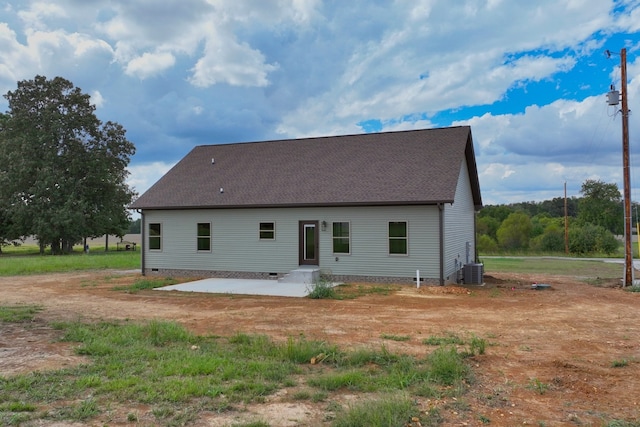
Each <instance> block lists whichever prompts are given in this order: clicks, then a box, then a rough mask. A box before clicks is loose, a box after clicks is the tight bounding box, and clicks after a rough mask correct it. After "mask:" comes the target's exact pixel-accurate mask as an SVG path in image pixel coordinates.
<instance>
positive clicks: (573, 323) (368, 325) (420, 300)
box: [0, 272, 640, 426]
mask: <svg viewBox="0 0 640 427" xmlns="http://www.w3.org/2000/svg"><path fill="white" fill-rule="evenodd" d="M137 277H138V276H137V275H135V274H126V275H117V274H114V273H113V272H82V273H71V274H50V275H46V276H28V277H2V278H0V304H2V305H7V304H37V305H40V306H42V307H44V310H43V311H42V312H41V313H39V314H38V315H37V317H36V320H35V321H34V322H33V324H31V325H27V326H26V327H25V326H20V325H14V324H0V375H2V376H9V375H13V374H16V373H22V372H29V371H32V370H38V369H40V370H41V369H52V368H59V367H63V366H68V365H71V364H75V363H79V362H81V361H82V360H81V359H80V358H78V357H77V356H75V355H74V353H73V348H72V345H70V344H67V343H59V342H56V337H57V334H59V333H60V332H57V331H54V330H52V329H51V328H50V327H48V326H47V325H48V322H50V321H54V320H78V319H81V320H88V321H90V320H97V319H101V320H106V319H168V320H175V321H178V322H180V323H181V324H183V325H184V326H186V327H187V328H189V329H190V330H192V331H193V332H195V333H198V334H215V335H224V336H227V335H232V334H234V333H236V332H246V333H256V334H267V335H269V336H271V337H272V338H273V339H274V340H285V339H286V338H287V337H289V336H294V337H295V336H299V335H300V334H304V335H305V336H306V337H307V338H310V339H318V340H325V341H328V342H330V343H334V344H338V345H339V346H340V347H341V348H343V349H349V348H354V347H356V346H361V345H366V346H373V347H374V348H377V349H379V348H380V346H381V345H384V346H386V347H387V348H388V349H390V350H392V351H395V352H404V353H411V354H414V355H418V356H420V355H424V354H426V353H427V352H429V351H432V349H433V348H432V347H428V346H425V345H424V344H423V343H422V340H423V339H425V338H428V337H430V336H434V335H435V336H446V335H447V334H448V333H455V334H457V335H459V336H470V335H471V334H475V335H476V336H478V337H482V338H484V339H485V340H486V341H487V342H488V343H489V345H488V346H487V351H486V353H485V354H484V355H482V356H478V357H475V358H472V359H470V362H471V364H472V367H473V372H474V378H475V380H474V381H473V383H472V384H471V385H470V390H469V392H468V393H467V394H465V395H464V396H462V397H460V398H459V399H461V400H463V402H456V401H453V400H449V401H447V400H446V399H445V400H440V401H436V400H428V399H423V400H421V401H419V402H418V403H419V404H420V405H421V406H422V408H424V409H425V410H426V409H428V408H429V407H430V406H434V405H436V406H438V407H439V408H440V413H441V415H442V416H443V417H444V419H445V422H444V423H443V425H467V426H475V425H483V421H484V423H487V422H488V421H489V420H490V425H495V426H518V425H533V426H561V425H583V426H587V425H593V426H601V425H608V424H607V423H611V421H612V420H627V421H631V420H633V421H635V422H639V421H640V322H639V320H640V319H639V317H640V316H639V315H640V293H631V292H626V291H624V290H622V289H620V288H617V287H615V286H614V285H615V284H610V286H601V287H595V286H592V285H588V284H585V283H581V282H579V281H576V280H575V279H573V278H570V277H559V276H546V277H545V276H540V275H536V276H535V277H533V276H527V275H515V274H493V275H491V272H488V276H487V277H486V281H487V283H486V284H485V285H484V286H468V287H462V286H445V287H424V286H423V287H421V288H420V289H416V288H415V287H413V286H402V287H398V288H397V290H396V291H394V292H392V293H391V294H389V295H373V294H372V295H367V296H363V297H359V298H357V299H352V300H311V299H306V298H283V297H263V296H261V297H253V296H237V295H236V296H230V295H212V294H193V293H178V292H157V291H151V290H149V291H143V292H140V293H137V294H128V293H124V292H118V291H114V290H112V288H113V287H114V286H115V285H122V284H126V283H132V282H133V281H134V280H135V279H136V278H137ZM534 281H537V282H538V283H547V284H550V285H551V288H550V289H547V290H532V289H531V284H532V283H533V282H534ZM385 334H387V335H398V336H409V337H411V339H410V340H409V341H406V342H398V341H393V340H389V339H383V338H382V335H385ZM624 361H626V363H620V362H624ZM616 362H617V363H616ZM614 364H617V365H623V366H619V367H614V366H613V365H614ZM535 385H544V390H542V391H544V393H540V391H541V390H540V388H536V387H535ZM353 398H354V397H353V396H348V395H346V394H345V395H344V396H342V399H343V401H344V402H348V401H349V399H353ZM326 406H327V404H326V402H324V403H322V402H321V403H317V404H315V403H311V402H299V401H296V400H294V399H291V398H290V397H289V398H288V397H287V392H286V391H282V392H280V393H278V394H277V395H275V396H271V397H269V399H267V401H266V402H265V403H263V404H259V405H249V406H247V407H246V408H243V410H242V411H237V412H235V413H231V414H225V415H218V414H203V415H202V416H201V417H200V418H199V420H198V421H197V422H196V424H195V425H198V426H222V425H232V424H233V423H235V422H238V421H239V420H243V419H244V420H246V419H251V418H250V417H252V416H253V417H254V419H255V417H259V418H260V419H263V420H268V421H269V422H270V423H271V425H273V426H316V425H327V423H326V422H325V421H323V419H324V412H325V411H326ZM121 409H122V410H121V411H120V418H118V415H113V414H112V415H111V419H109V420H95V425H102V424H104V423H106V422H107V421H108V424H109V425H131V424H132V423H128V422H127V416H126V414H127V413H130V411H131V408H124V407H123V408H121ZM136 410H137V411H138V412H139V413H140V416H139V420H140V421H139V424H142V425H152V424H153V417H152V415H151V414H145V413H144V411H145V408H136ZM114 413H118V411H117V410H114ZM481 416H482V417H484V418H481ZM145 420H146V421H147V422H148V423H147V424H145V422H144V421H145ZM41 425H44V424H41ZM49 425H53V424H49ZM55 425H57V426H60V425H62V424H55ZM634 425H640V424H634Z"/></svg>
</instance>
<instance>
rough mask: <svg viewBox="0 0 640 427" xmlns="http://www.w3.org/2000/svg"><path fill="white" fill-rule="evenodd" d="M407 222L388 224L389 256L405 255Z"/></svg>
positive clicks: (391, 222)
mask: <svg viewBox="0 0 640 427" xmlns="http://www.w3.org/2000/svg"><path fill="white" fill-rule="evenodd" d="M407 228H408V227H407V222H406V221H390V222H389V254H390V255H407V248H408V245H407V240H408V238H407Z"/></svg>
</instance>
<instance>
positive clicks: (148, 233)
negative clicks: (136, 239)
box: [147, 221, 164, 252]
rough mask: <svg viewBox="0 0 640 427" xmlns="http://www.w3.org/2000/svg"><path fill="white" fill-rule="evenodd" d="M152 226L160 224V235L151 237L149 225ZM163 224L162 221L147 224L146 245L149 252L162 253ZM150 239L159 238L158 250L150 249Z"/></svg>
mask: <svg viewBox="0 0 640 427" xmlns="http://www.w3.org/2000/svg"><path fill="white" fill-rule="evenodd" d="M152 224H160V235H159V236H151V225H152ZM163 236H164V223H163V222H162V221H153V222H149V223H148V225H147V245H148V246H149V248H148V250H149V251H150V252H162V251H163V249H164V238H163ZM151 237H159V238H160V249H151V243H150V239H151Z"/></svg>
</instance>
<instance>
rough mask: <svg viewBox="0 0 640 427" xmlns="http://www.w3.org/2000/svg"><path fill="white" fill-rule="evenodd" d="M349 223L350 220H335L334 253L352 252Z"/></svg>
mask: <svg viewBox="0 0 640 427" xmlns="http://www.w3.org/2000/svg"><path fill="white" fill-rule="evenodd" d="M349 228H350V227H349V223H348V222H334V223H333V253H334V254H348V253H350V247H351V245H350V244H349V240H350V235H349Z"/></svg>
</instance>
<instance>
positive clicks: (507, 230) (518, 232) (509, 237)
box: [497, 212, 532, 250]
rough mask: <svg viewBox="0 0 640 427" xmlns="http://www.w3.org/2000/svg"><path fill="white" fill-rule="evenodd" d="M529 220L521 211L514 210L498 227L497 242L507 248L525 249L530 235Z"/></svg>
mask: <svg viewBox="0 0 640 427" xmlns="http://www.w3.org/2000/svg"><path fill="white" fill-rule="evenodd" d="M531 228H532V227H531V220H530V219H529V216H528V215H527V214H525V213H523V212H514V213H512V214H510V215H509V216H508V217H507V219H505V220H504V221H503V222H502V224H501V225H500V228H498V232H497V235H498V243H499V244H500V246H501V247H502V248H504V249H507V250H512V249H526V248H527V247H528V246H529V238H530V235H531Z"/></svg>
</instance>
